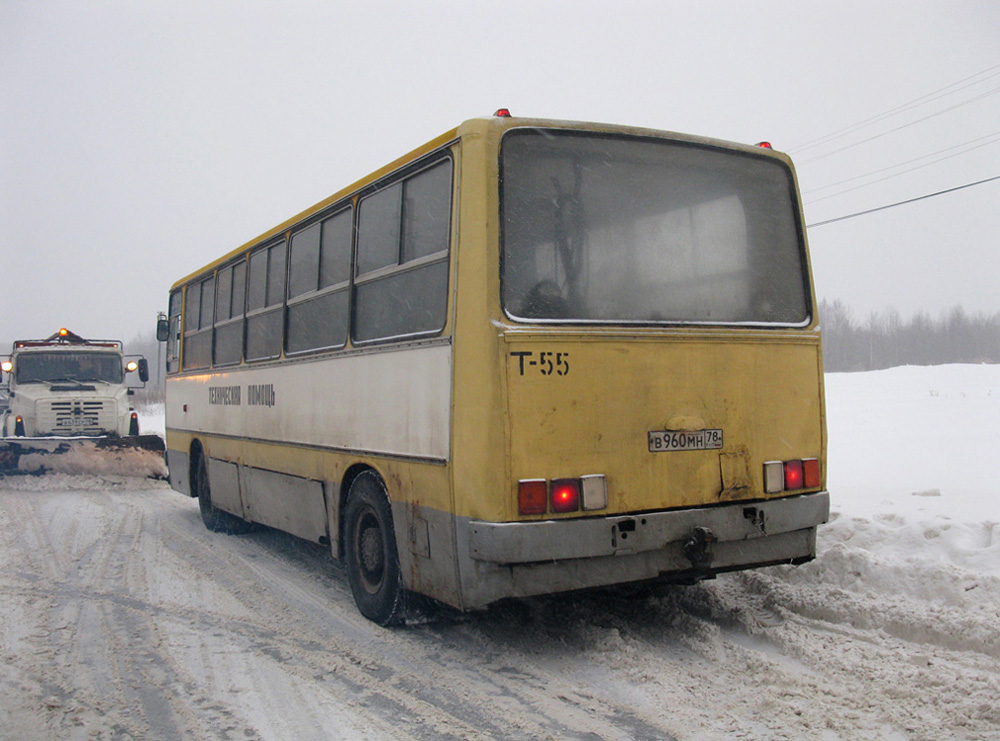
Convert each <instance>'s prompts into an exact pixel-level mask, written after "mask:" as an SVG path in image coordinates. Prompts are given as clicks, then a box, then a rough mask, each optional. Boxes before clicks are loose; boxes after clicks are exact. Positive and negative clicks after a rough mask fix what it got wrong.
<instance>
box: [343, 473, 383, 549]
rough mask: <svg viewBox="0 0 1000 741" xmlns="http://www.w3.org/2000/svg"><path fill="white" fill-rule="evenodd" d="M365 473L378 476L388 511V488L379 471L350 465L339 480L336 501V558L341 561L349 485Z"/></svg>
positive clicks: (344, 538) (344, 540) (345, 535)
mask: <svg viewBox="0 0 1000 741" xmlns="http://www.w3.org/2000/svg"><path fill="white" fill-rule="evenodd" d="M366 471H371V472H372V473H373V474H375V475H376V476H378V479H379V481H381V482H382V489H383V490H384V491H385V495H386V497H387V498H388V499H389V504H390V510H391V509H392V508H391V504H392V499H391V498H390V497H389V487H388V486H387V485H386V483H385V476H383V475H382V472H381V471H379V470H378V469H377V468H375V466H373V465H371V464H369V463H354V464H352V465H350V466H349V467H348V468H347V470H346V471H344V477H343V478H342V479H341V480H340V490H339V492H338V501H337V512H338V516H337V558H338V559H341V560H342V559H343V558H344V555H345V552H344V547H345V542H346V537H347V534H346V533H345V532H344V527H345V524H346V523H345V521H344V520H345V518H344V511H345V510H346V509H347V497H348V495H349V494H350V493H351V485H352V484H353V483H354V481H355V479H357V478H358V476H360V475H361V474H363V473H365V472H366Z"/></svg>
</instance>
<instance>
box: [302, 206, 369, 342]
mask: <svg viewBox="0 0 1000 741" xmlns="http://www.w3.org/2000/svg"><path fill="white" fill-rule="evenodd" d="M352 214H353V210H352V209H350V208H348V209H346V210H344V211H341V212H339V213H337V214H335V215H334V216H332V217H330V218H328V219H325V220H324V221H322V222H319V223H316V224H313V225H311V226H309V227H306V228H305V229H303V230H302V231H300V232H297V233H296V234H293V235H292V240H291V246H290V250H291V254H290V257H289V276H288V329H287V333H288V334H287V337H286V339H285V350H286V351H287V352H289V353H298V352H307V351H310V350H322V349H328V348H335V347H343V345H344V344H345V343H346V342H347V324H348V305H347V299H348V295H349V293H350V291H349V288H350V282H349V281H350V264H351V234H352Z"/></svg>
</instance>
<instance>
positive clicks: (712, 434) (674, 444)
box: [649, 430, 722, 453]
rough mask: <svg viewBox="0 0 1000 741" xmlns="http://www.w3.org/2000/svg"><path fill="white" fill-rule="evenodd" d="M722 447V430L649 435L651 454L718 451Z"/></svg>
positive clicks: (666, 432)
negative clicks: (676, 451) (678, 451)
mask: <svg viewBox="0 0 1000 741" xmlns="http://www.w3.org/2000/svg"><path fill="white" fill-rule="evenodd" d="M721 447H722V430H662V431H656V430H654V431H651V432H650V433H649V452H650V453H669V452H671V451H675V450H718V449H719V448H721Z"/></svg>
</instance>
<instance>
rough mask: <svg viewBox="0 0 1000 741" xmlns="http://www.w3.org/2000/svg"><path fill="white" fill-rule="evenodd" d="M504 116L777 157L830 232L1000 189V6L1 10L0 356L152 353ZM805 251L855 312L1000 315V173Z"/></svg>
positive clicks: (246, 0)
mask: <svg viewBox="0 0 1000 741" xmlns="http://www.w3.org/2000/svg"><path fill="white" fill-rule="evenodd" d="M501 106H504V107H508V108H510V109H511V111H512V112H513V114H514V115H515V116H518V115H521V116H533V117H534V116H537V117H545V118H565V119H576V120H593V121H604V122H612V123H622V124H634V125H639V126H647V127H652V128H657V129H665V130H672V131H680V132H687V133H696V134H704V135H709V136H713V137H718V138H722V139H728V140H733V141H741V142H748V143H755V142H758V141H760V140H763V139H766V140H769V141H771V142H772V143H773V144H774V146H775V148H776V149H781V150H784V151H787V152H789V153H790V154H791V155H792V156H793V158H795V161H796V166H797V169H798V174H799V180H800V185H801V189H802V191H803V195H804V199H805V201H806V221H807V223H809V224H816V223H818V222H821V221H826V220H829V219H833V218H836V217H840V216H844V215H849V214H853V213H857V212H860V211H864V210H867V209H871V208H877V207H879V206H883V205H887V204H891V203H896V202H899V201H904V200H908V199H911V198H916V197H919V196H923V195H927V194H930V193H934V192H937V191H940V190H945V189H948V188H954V187H956V186H960V185H965V184H967V183H972V182H975V181H978V180H983V179H986V178H990V177H996V176H1000V2H996V0H941V1H940V2H929V1H928V0H911V1H910V2H906V3H901V2H899V1H898V0H863V1H862V2H847V1H845V0H836V2H833V1H830V2H810V1H808V0H789V1H788V2H748V1H746V0H716V1H713V0H701V1H700V2H673V1H672V0H650V1H648V2H635V1H632V0H618V2H614V3H612V2H608V1H607V0H600V2H594V1H593V0H567V1H565V2H548V1H546V0H523V1H522V0H513V1H507V2H504V3H480V2H477V1H474V0H465V1H464V2H445V1H437V2H435V1H434V0H424V2H412V0H406V1H399V0H386V1H384V2H377V1H373V2H364V3H357V2H351V3H348V2H338V1H336V0H309V1H308V2H297V1H296V0H281V1H280V2H278V1H275V2H264V1H263V0H72V1H68V2H56V1H54V0H0V252H2V256H3V259H2V262H0V276H2V278H0V339H2V340H4V341H5V342H6V341H8V340H10V339H13V338H15V337H27V336H42V335H47V334H50V333H51V332H53V331H55V330H56V329H58V328H59V327H60V326H69V327H70V328H71V329H73V330H74V331H76V332H78V333H80V334H83V335H87V336H102V337H123V338H124V339H126V340H128V339H131V338H133V337H135V336H137V335H139V334H148V333H149V332H150V331H151V330H152V327H153V324H154V322H155V319H156V313H157V311H161V310H165V309H166V305H167V290H168V288H169V286H170V284H171V283H173V282H174V281H175V280H177V279H178V278H181V277H183V276H184V275H187V274H188V273H190V272H192V271H194V270H195V269H197V268H199V267H201V266H202V265H204V264H205V263H207V262H209V261H211V260H213V259H215V258H216V257H219V256H221V255H222V254H224V253H225V252H228V251H229V250H231V249H233V248H235V247H237V246H239V245H241V244H243V243H244V242H246V241H248V240H250V239H251V238H253V237H255V236H256V235H258V234H260V233H261V232H263V231H265V230H267V229H269V228H270V227H272V226H274V225H276V224H278V223H280V222H281V221H284V220H285V219H286V218H288V217H290V216H292V215H293V214H295V213H297V212H299V211H301V210H302V209H304V208H306V207H307V206H310V205H312V204H313V203H315V202H317V201H319V200H321V199H323V198H325V197H326V196H328V195H330V194H331V193H333V192H334V191H336V190H339V189H340V188H341V187H343V186H345V185H348V184H349V183H351V182H353V181H355V180H356V179H358V178H359V177H362V176H363V175H365V174H367V173H368V172H370V171H372V170H375V169H377V168H378V167H380V166H382V165H384V164H386V163H388V162H389V161H390V160H392V159H395V158H396V157H397V156H399V155H401V154H404V153H405V152H407V151H409V150H411V149H413V148H414V147H416V146H419V145H420V144H422V143H424V142H425V141H427V140H429V139H431V138H433V137H435V136H437V135H439V134H441V133H444V132H445V131H447V130H448V129H450V128H452V127H454V126H456V125H457V124H458V123H460V122H461V121H463V120H465V119H467V118H472V117H476V116H482V115H489V114H491V113H493V111H494V110H496V109H497V108H499V107H501ZM890 111H896V113H894V115H891V116H889V117H886V118H881V119H877V118H876V117H878V116H880V114H884V113H886V112H890ZM872 119H876V120H874V121H872ZM865 122H867V123H865ZM857 124H865V125H863V126H861V127H860V128H857V129H854V130H852V129H851V128H850V127H854V126H855V125H857ZM845 130H846V135H842V136H839V137H838V138H835V139H832V140H830V141H827V142H825V143H821V144H820V145H819V146H811V147H810V146H808V145H809V144H810V143H812V142H815V141H816V140H820V139H821V138H822V137H825V136H827V135H829V134H835V133H838V132H845ZM935 160H940V161H935ZM912 168H919V169H912ZM908 169H912V171H910V172H903V170H908ZM871 180H879V182H877V183H875V184H873V185H868V186H866V187H858V186H859V185H864V184H865V183H867V182H869V181H871ZM838 183H839V185H838ZM841 191H847V192H844V193H841V194H840V195H837V194H838V193H840V192H841ZM809 241H810V248H811V253H812V260H813V268H814V272H815V278H816V285H817V290H818V293H819V295H820V298H826V299H830V300H832V299H841V300H843V301H844V302H845V303H846V304H847V305H848V306H849V307H851V308H852V309H853V311H854V312H855V315H856V316H858V317H861V318H863V317H864V316H866V315H867V314H868V312H870V311H873V310H883V309H885V308H887V307H893V308H895V309H897V310H899V311H900V312H901V313H902V314H903V316H904V317H906V316H909V315H912V314H913V313H914V312H916V311H918V310H925V311H927V312H929V313H930V314H931V315H932V316H937V315H938V314H940V313H941V312H942V311H943V310H945V309H947V308H949V307H952V306H954V305H956V304H961V305H962V306H964V307H965V309H966V310H968V311H970V312H986V313H989V314H993V313H995V312H997V311H1000V279H998V273H1000V180H997V181H993V182H990V183H985V184H983V185H979V186H976V187H971V188H966V189H964V190H960V191H956V192H954V193H950V194H947V195H942V196H938V197H935V198H930V199H925V200H921V201H918V202H915V203H912V204H908V205H903V206H898V207H895V208H891V209H888V210H884V211H879V212H877V213H873V214H869V215H865V216H859V217H857V218H852V219H848V220H845V221H839V222H835V223H830V224H826V225H822V226H815V227H812V228H810V230H809Z"/></svg>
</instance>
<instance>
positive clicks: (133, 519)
mask: <svg viewBox="0 0 1000 741" xmlns="http://www.w3.org/2000/svg"><path fill="white" fill-rule="evenodd" d="M826 380H827V400H828V412H829V432H830V445H829V453H830V462H829V464H830V472H829V482H828V483H829V487H830V490H831V493H832V497H833V515H832V518H831V522H830V524H829V525H826V526H825V527H823V528H822V529H821V531H820V537H819V548H820V554H819V556H818V558H817V559H816V560H815V561H813V562H811V563H809V564H806V565H803V566H800V567H797V568H791V567H778V568H771V569H764V570H759V571H755V572H747V573H743V574H734V575H728V576H725V577H720V578H719V579H717V580H715V581H712V582H707V583H704V584H701V585H698V586H695V587H675V588H664V589H658V590H656V591H655V592H642V593H637V594H634V593H632V592H630V591H628V590H612V591H610V592H602V593H595V594H587V595H582V596H581V595H573V596H559V597H554V598H547V599H533V600H525V601H519V602H511V603H506V604H504V605H501V606H498V607H495V608H494V609H492V610H489V611H487V612H484V613H479V614H473V615H466V616H460V615H452V614H447V613H446V614H443V615H440V616H439V617H438V618H437V619H436V620H433V621H431V622H427V623H425V624H421V625H413V626H410V627H408V628H406V629H400V630H384V629H381V628H378V627H376V626H374V625H372V624H370V623H368V622H367V621H365V620H364V619H363V618H361V617H360V616H359V615H358V614H357V612H356V610H355V608H354V605H353V601H352V599H351V596H350V589H349V588H348V586H347V584H346V579H345V578H344V574H343V572H342V570H341V569H340V567H339V566H338V565H337V564H336V563H333V562H331V561H330V560H329V559H328V558H327V557H326V556H325V554H324V552H323V549H321V548H319V547H317V546H312V545H310V544H307V543H303V542H302V541H298V540H296V539H294V538H291V537H289V536H285V535H282V534H280V533H276V532H274V531H269V530H262V531H257V532H255V533H251V534H249V535H245V536H239V537H229V536H223V535H218V534H213V533H209V532H208V531H207V530H205V529H204V527H203V526H202V525H201V521H200V518H199V514H198V508H197V503H196V502H195V501H193V500H190V499H187V498H186V497H183V496H181V495H179V494H177V493H175V492H172V491H170V490H169V489H168V488H167V487H166V485H165V484H164V483H163V482H159V481H154V480H151V479H141V478H134V477H124V476H118V475H104V476H70V475H65V474H58V475H52V476H46V477H30V476H28V477H16V478H14V479H8V480H2V481H0V594H2V601H0V729H2V730H0V735H2V736H4V737H10V738H68V739H111V738H114V739H120V738H154V737H155V738H180V737H185V738H193V739H226V738H229V739H236V738H239V739H245V738H260V739H285V738H297V739H335V738H345V739H347V738H351V739H353V738H364V739H403V738H407V739H409V738H415V739H441V738H454V739H460V738H461V739H464V738H505V739H506V738H510V739H520V738H552V739H562V738H602V739H663V738H671V737H672V738H677V739H709V740H713V739H719V740H727V741H728V740H729V739H752V740H760V741H763V740H765V739H767V740H769V739H823V740H834V739H866V740H867V739H893V740H896V739H928V740H930V739H969V740H972V739H998V738H1000V702H998V698H1000V638H998V633H1000V483H998V481H997V478H998V477H997V476H996V475H995V473H994V471H995V467H996V462H997V461H998V460H1000V366H958V365H954V366H941V367H933V368H896V369H891V370H887V371H879V372H874V373H860V374H831V375H828V376H827V379H826ZM157 425H159V426H160V429H162V417H157V412H155V411H154V414H153V416H152V418H151V419H147V420H144V426H143V431H144V432H152V431H155V430H156V426H157Z"/></svg>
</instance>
